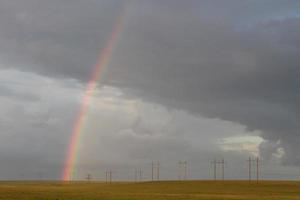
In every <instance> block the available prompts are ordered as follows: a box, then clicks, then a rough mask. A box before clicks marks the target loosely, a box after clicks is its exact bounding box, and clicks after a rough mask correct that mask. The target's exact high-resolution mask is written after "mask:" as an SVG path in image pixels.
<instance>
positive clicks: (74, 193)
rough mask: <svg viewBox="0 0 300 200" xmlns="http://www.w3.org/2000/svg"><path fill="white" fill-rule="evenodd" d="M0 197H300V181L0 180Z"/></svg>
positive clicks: (101, 199)
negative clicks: (130, 181)
mask: <svg viewBox="0 0 300 200" xmlns="http://www.w3.org/2000/svg"><path fill="white" fill-rule="evenodd" d="M0 199H1V200H11V199H25V200H32V199H39V200H45V199H49V200H58V199H61V200H65V199H72V200H79V199H80V200H83V199H95V200H96V199H97V200H119V199H120V200H121V199H122V200H125V199H126V200H131V199H132V200H137V199H138V200H149V199H153V200H162V199H164V200H168V199H184V200H187V199H211V200H217V199H223V200H227V199H228V200H229V199H241V200H243V199H270V200H271V199H272V200H275V199H276V200H277V199H278V200H284V199H298V200H299V199H300V182H288V181H263V182H259V183H256V182H253V183H248V182H247V181H225V182H221V181H219V182H214V181H182V182H179V181H162V182H153V183H151V182H143V183H112V184H105V183H97V182H91V183H86V182H75V183H66V182H65V183H62V182H0Z"/></svg>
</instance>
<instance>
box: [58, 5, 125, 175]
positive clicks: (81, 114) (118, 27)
mask: <svg viewBox="0 0 300 200" xmlns="http://www.w3.org/2000/svg"><path fill="white" fill-rule="evenodd" d="M128 7H129V6H128V5H126V6H125V9H124V10H125V11H124V12H123V13H122V14H121V15H120V16H119V17H118V19H117V22H116V24H115V25H114V27H113V31H112V32H111V34H110V36H109V39H108V41H107V43H106V45H105V47H104V48H103V49H102V50H101V52H100V54H99V57H98V61H97V63H96V65H95V67H94V69H93V71H92V73H91V76H90V79H89V81H88V84H87V86H86V89H85V92H84V94H83V97H82V100H81V102H82V103H81V106H80V108H79V111H78V114H77V117H76V118H75V122H74V126H73V130H72V134H71V138H70V142H69V145H68V149H67V153H66V158H65V162H64V168H63V172H62V180H64V181H69V180H72V173H73V171H74V168H75V167H76V163H77V161H78V157H79V152H78V151H79V148H78V147H79V144H80V140H81V137H82V134H83V132H84V127H85V124H86V121H87V116H88V110H89V104H90V102H91V99H92V97H93V96H94V93H95V91H96V89H97V85H98V81H99V80H100V78H101V74H102V72H103V70H104V69H105V68H106V67H107V66H108V64H109V61H110V59H111V57H112V54H113V51H114V48H115V46H116V44H117V41H118V39H119V38H120V35H121V33H122V31H123V30H124V23H125V18H126V16H127V13H128Z"/></svg>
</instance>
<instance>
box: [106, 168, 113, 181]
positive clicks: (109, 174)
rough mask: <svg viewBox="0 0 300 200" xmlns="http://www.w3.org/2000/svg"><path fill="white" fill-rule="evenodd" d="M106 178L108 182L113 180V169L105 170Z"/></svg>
mask: <svg viewBox="0 0 300 200" xmlns="http://www.w3.org/2000/svg"><path fill="white" fill-rule="evenodd" d="M105 179H106V183H108V182H109V183H111V182H112V171H111V170H109V171H106V172H105Z"/></svg>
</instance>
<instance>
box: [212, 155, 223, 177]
mask: <svg viewBox="0 0 300 200" xmlns="http://www.w3.org/2000/svg"><path fill="white" fill-rule="evenodd" d="M211 164H212V165H213V168H214V180H217V178H218V177H217V174H218V173H217V172H218V171H219V168H220V166H221V179H222V180H224V179H225V174H224V173H225V160H224V159H223V158H222V159H221V160H217V159H214V161H212V162H211Z"/></svg>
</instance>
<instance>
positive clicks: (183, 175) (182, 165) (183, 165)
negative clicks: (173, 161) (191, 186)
mask: <svg viewBox="0 0 300 200" xmlns="http://www.w3.org/2000/svg"><path fill="white" fill-rule="evenodd" d="M178 164H179V173H178V179H179V180H186V179H187V161H179V162H178Z"/></svg>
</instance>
